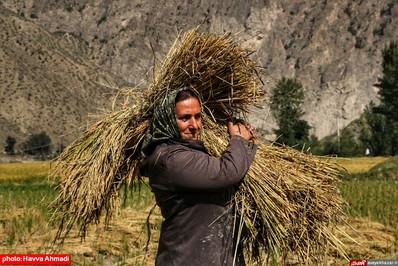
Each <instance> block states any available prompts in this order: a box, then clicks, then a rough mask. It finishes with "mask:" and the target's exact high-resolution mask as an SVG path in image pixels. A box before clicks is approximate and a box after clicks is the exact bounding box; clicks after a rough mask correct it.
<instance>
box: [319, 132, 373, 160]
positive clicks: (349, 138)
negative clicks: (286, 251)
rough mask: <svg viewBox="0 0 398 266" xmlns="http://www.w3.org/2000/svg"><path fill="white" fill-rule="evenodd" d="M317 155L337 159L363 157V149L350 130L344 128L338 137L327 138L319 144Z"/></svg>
mask: <svg viewBox="0 0 398 266" xmlns="http://www.w3.org/2000/svg"><path fill="white" fill-rule="evenodd" d="M321 147H322V148H321V149H319V150H320V153H319V155H337V156H339V157H357V156H363V155H364V153H365V149H366V148H365V147H364V146H363V144H362V143H361V142H360V141H358V139H357V137H356V136H355V134H354V132H353V130H352V129H350V128H349V127H346V128H344V129H343V130H342V131H341V133H340V136H339V137H337V135H333V136H329V137H327V138H325V139H324V140H323V141H322V142H321Z"/></svg>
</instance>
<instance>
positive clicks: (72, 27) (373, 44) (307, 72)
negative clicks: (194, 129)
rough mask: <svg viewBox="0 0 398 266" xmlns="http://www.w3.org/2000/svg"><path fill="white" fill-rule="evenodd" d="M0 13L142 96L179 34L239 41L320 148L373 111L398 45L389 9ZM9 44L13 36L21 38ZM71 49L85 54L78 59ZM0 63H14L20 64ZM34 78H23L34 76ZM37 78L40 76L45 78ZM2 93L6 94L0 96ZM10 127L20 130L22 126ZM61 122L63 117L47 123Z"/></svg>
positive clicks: (393, 5) (250, 6)
mask: <svg viewBox="0 0 398 266" xmlns="http://www.w3.org/2000/svg"><path fill="white" fill-rule="evenodd" d="M1 5H3V6H4V7H5V8H7V9H8V10H11V11H13V12H15V13H16V14H18V15H19V16H20V17H21V18H20V19H18V21H19V20H20V21H23V22H24V23H26V24H28V23H30V24H29V25H37V26H40V29H41V30H42V31H43V33H41V34H42V35H41V37H38V38H47V37H48V38H50V37H51V38H54V36H62V38H63V39H65V38H66V39H67V38H68V36H69V38H70V39H73V41H72V42H71V43H73V44H74V45H75V47H74V48H71V47H70V46H68V47H64V48H63V49H64V51H65V53H66V54H68V55H69V56H70V57H73V58H75V59H73V60H75V61H76V62H79V60H80V64H83V63H85V64H87V65H90V66H95V67H97V68H99V69H101V71H107V72H109V73H112V75H117V76H120V77H121V79H123V80H126V81H128V82H129V83H130V84H133V85H139V86H142V87H145V84H147V83H148V82H150V75H149V74H148V73H151V72H150V69H151V66H152V65H153V60H154V56H155V59H160V60H161V59H162V58H163V56H164V55H165V54H166V52H167V51H168V49H169V48H170V46H171V43H172V41H173V40H174V39H175V37H176V35H177V33H178V32H181V31H184V30H186V29H188V28H191V27H194V26H197V25H201V27H202V29H203V30H210V31H213V32H215V33H223V32H233V33H237V32H239V33H238V34H237V39H238V40H239V41H240V42H241V43H242V45H245V46H247V47H249V48H250V49H253V50H254V51H256V56H257V58H258V60H259V63H260V64H261V65H262V66H264V67H265V68H266V69H267V72H268V73H269V75H270V77H271V78H272V79H273V80H274V81H276V80H278V79H280V78H281V77H282V76H285V77H288V78H295V79H297V80H298V81H299V82H300V83H301V84H302V85H303V87H304V89H305V95H306V99H305V104H304V106H303V109H304V110H305V112H306V114H305V117H304V119H306V120H307V121H308V122H309V123H310V125H311V126H312V127H313V129H312V130H313V133H314V134H315V135H316V136H318V137H320V138H321V137H324V136H326V135H328V134H331V133H334V132H336V130H337V128H338V127H343V126H345V125H347V124H348V123H349V122H351V121H352V120H354V119H356V118H358V117H359V115H360V113H361V112H362V110H363V108H364V106H365V105H366V104H367V103H368V102H369V101H370V100H373V101H376V102H377V90H376V88H375V87H374V86H373V84H374V83H375V82H376V81H377V77H378V76H380V74H381V66H380V64H381V51H382V49H383V48H384V47H385V46H386V45H387V43H388V42H390V41H392V40H396V39H397V38H398V31H397V30H396V25H398V21H397V20H398V3H397V2H396V1H395V0H384V1H378V0H367V1H365V0H362V1H361V0H358V1H349V0H335V1H327V0H324V1H303V0H301V1H290V0H280V1H278V0H269V1H257V0H256V1H255V0H248V1H237V0H235V1H233V0H224V1H190V0H187V1H177V0H167V1H166V0H162V1H143V0H135V1H122V0H119V1H110V0H103V1H99V0H90V1H89V0H82V1H62V2H59V1H57V2H56V1H50V2H47V1H33V0H30V1H12V0H3V1H2V2H1ZM22 18H23V19H22ZM2 23H3V22H2ZM1 27H2V28H3V29H2V34H3V31H5V30H8V29H9V28H10V27H15V25H14V26H13V25H9V24H7V25H3V24H2V26H1ZM14 34H17V35H18V31H15V32H14ZM8 38H10V37H8ZM14 38H18V36H16V37H14ZM51 38H50V39H51ZM59 38H61V37H59ZM15 44H16V39H15V40H14V41H13V42H8V43H6V44H3V46H2V47H3V48H2V49H3V50H4V49H6V47H8V48H7V49H9V46H10V45H15ZM72 46H73V45H72ZM76 47H83V48H79V49H80V50H79V52H78V53H77V52H75V50H74V49H76ZM54 49H55V50H57V49H58V48H56V47H54ZM55 50H54V53H55ZM0 51H1V50H0ZM29 52H30V51H28V52H27V53H29ZM3 53H4V52H3ZM80 55H81V56H80ZM36 57H37V58H36ZM36 57H33V58H32V59H31V60H33V61H35V62H36V63H37V62H39V61H40V59H39V58H38V55H36ZM4 60H6V61H7V60H11V62H14V61H16V58H15V57H11V58H9V59H3V61H4ZM58 60H61V58H59V59H58ZM64 60H65V61H68V59H65V58H64ZM6 64H7V63H6ZM39 68H40V67H39V66H37V68H36V70H38V69H39ZM92 69H94V68H92ZM36 70H35V69H30V70H29V71H31V72H32V75H34V74H33V73H35V71H36ZM78 72H79V73H80V71H78ZM41 73H43V75H44V73H47V71H42V72H41ZM60 75H62V74H61V72H60ZM76 75H77V73H76ZM36 76H37V75H36ZM26 78H28V77H26ZM13 80H15V82H14V83H15V84H13V85H12V86H11V87H12V88H16V87H18V86H19V85H18V78H14V79H13ZM87 82H92V80H87ZM66 84H67V82H66ZM9 87H10V86H9ZM11 87H10V88H11ZM56 87H58V90H65V91H68V90H70V91H83V90H85V89H86V90H87V87H85V86H84V87H81V88H80V89H79V90H77V89H76V88H71V87H70V86H64V87H62V88H61V87H59V86H56ZM268 87H269V88H271V87H272V84H270V86H268ZM3 88H4V85H2V91H4V89H3ZM27 93H29V90H26V92H25V94H27ZM30 93H33V94H34V95H37V94H38V92H30ZM43 93H44V89H43ZM3 94H4V93H2V95H3ZM94 94H95V93H94ZM45 95H46V94H45ZM49 95H50V96H51V97H49V99H47V100H48V101H50V100H51V101H53V102H54V103H55V102H58V100H56V99H54V94H51V93H50V94H49ZM2 97H3V98H4V96H2ZM39 97H40V98H46V97H47V96H39ZM96 97H100V98H101V96H98V95H97V94H95V95H92V97H91V96H90V97H88V98H90V99H89V101H88V103H90V104H91V105H93V106H96V105H98V103H97V102H98V101H100V100H98V98H96ZM6 98H7V97H6ZM101 99H102V98H101ZM2 106H3V104H2ZM62 106H63V107H62V108H70V110H72V112H73V111H75V112H79V111H78V110H79V107H78V106H77V105H68V104H67V101H65V100H63V105H62ZM57 108H60V107H56V108H54V114H56V115H57V116H60V115H59V114H58V112H57ZM80 108H81V107H80ZM14 113H15V112H14ZM28 113H29V112H28ZM0 115H2V116H3V118H1V116H0V119H4V110H3V107H2V111H1V113H0ZM13 119H14V120H12V121H18V123H19V124H24V122H23V120H21V119H18V118H13ZM59 119H61V117H59V118H56V117H54V118H52V120H54V121H58V120H59ZM74 119H75V120H71V121H68V120H65V119H64V120H61V121H62V124H65V125H70V124H78V123H79V122H81V121H76V119H77V117H75V118H74ZM6 120H7V123H10V120H9V119H6ZM2 123H3V122H2ZM43 123H44V122H43ZM256 123H257V125H258V126H263V127H264V128H266V129H271V128H272V127H273V126H275V125H274V122H273V121H272V117H271V116H270V115H269V113H268V111H267V109H265V110H263V111H261V112H259V113H258V114H257V115H256ZM7 125H8V124H7ZM6 127H7V126H6ZM3 128H4V126H3ZM2 130H4V129H2ZM32 130H33V128H32Z"/></svg>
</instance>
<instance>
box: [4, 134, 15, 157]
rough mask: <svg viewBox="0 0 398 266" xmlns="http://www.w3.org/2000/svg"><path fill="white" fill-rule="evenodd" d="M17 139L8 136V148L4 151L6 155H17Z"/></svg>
mask: <svg viewBox="0 0 398 266" xmlns="http://www.w3.org/2000/svg"><path fill="white" fill-rule="evenodd" d="M16 142H17V141H16V139H15V138H14V137H11V136H7V139H6V146H5V148H4V151H5V152H6V154H8V155H12V154H14V153H15V150H14V147H15V143H16Z"/></svg>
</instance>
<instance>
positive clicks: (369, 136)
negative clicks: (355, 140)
mask: <svg viewBox="0 0 398 266" xmlns="http://www.w3.org/2000/svg"><path fill="white" fill-rule="evenodd" d="M361 123H362V130H361V135H360V140H361V141H362V143H363V144H364V145H365V146H366V147H368V148H370V150H371V151H372V153H373V154H374V155H375V156H384V155H388V154H390V153H391V146H390V142H389V141H388V140H391V134H392V131H391V130H392V128H391V126H392V124H391V123H390V122H389V121H388V119H387V117H386V116H385V115H384V114H380V113H377V112H376V111H375V105H374V103H373V102H370V103H369V105H367V106H366V108H365V110H364V113H363V115H362V117H361Z"/></svg>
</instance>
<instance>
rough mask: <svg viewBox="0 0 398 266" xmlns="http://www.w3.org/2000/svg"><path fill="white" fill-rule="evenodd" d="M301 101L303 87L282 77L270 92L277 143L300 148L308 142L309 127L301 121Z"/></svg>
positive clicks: (302, 113) (292, 80) (305, 122)
mask: <svg viewBox="0 0 398 266" xmlns="http://www.w3.org/2000/svg"><path fill="white" fill-rule="evenodd" d="M303 99H304V90H303V87H302V85H301V84H300V83H298V82H297V81H296V80H294V79H287V78H285V77H283V78H282V79H281V80H279V81H278V82H277V84H276V86H275V88H274V89H273V90H272V94H271V110H272V112H273V114H274V116H275V119H276V123H277V124H278V127H279V128H278V129H275V130H274V133H275V134H276V135H277V136H278V140H277V142H279V143H282V144H286V145H289V146H296V145H297V144H298V145H299V146H300V147H301V146H302V145H303V144H304V143H306V142H309V130H310V128H311V127H310V126H309V124H308V123H307V121H305V120H302V119H301V117H302V116H303V115H304V112H303V111H302V110H301V108H300V106H301V104H302V103H303Z"/></svg>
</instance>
